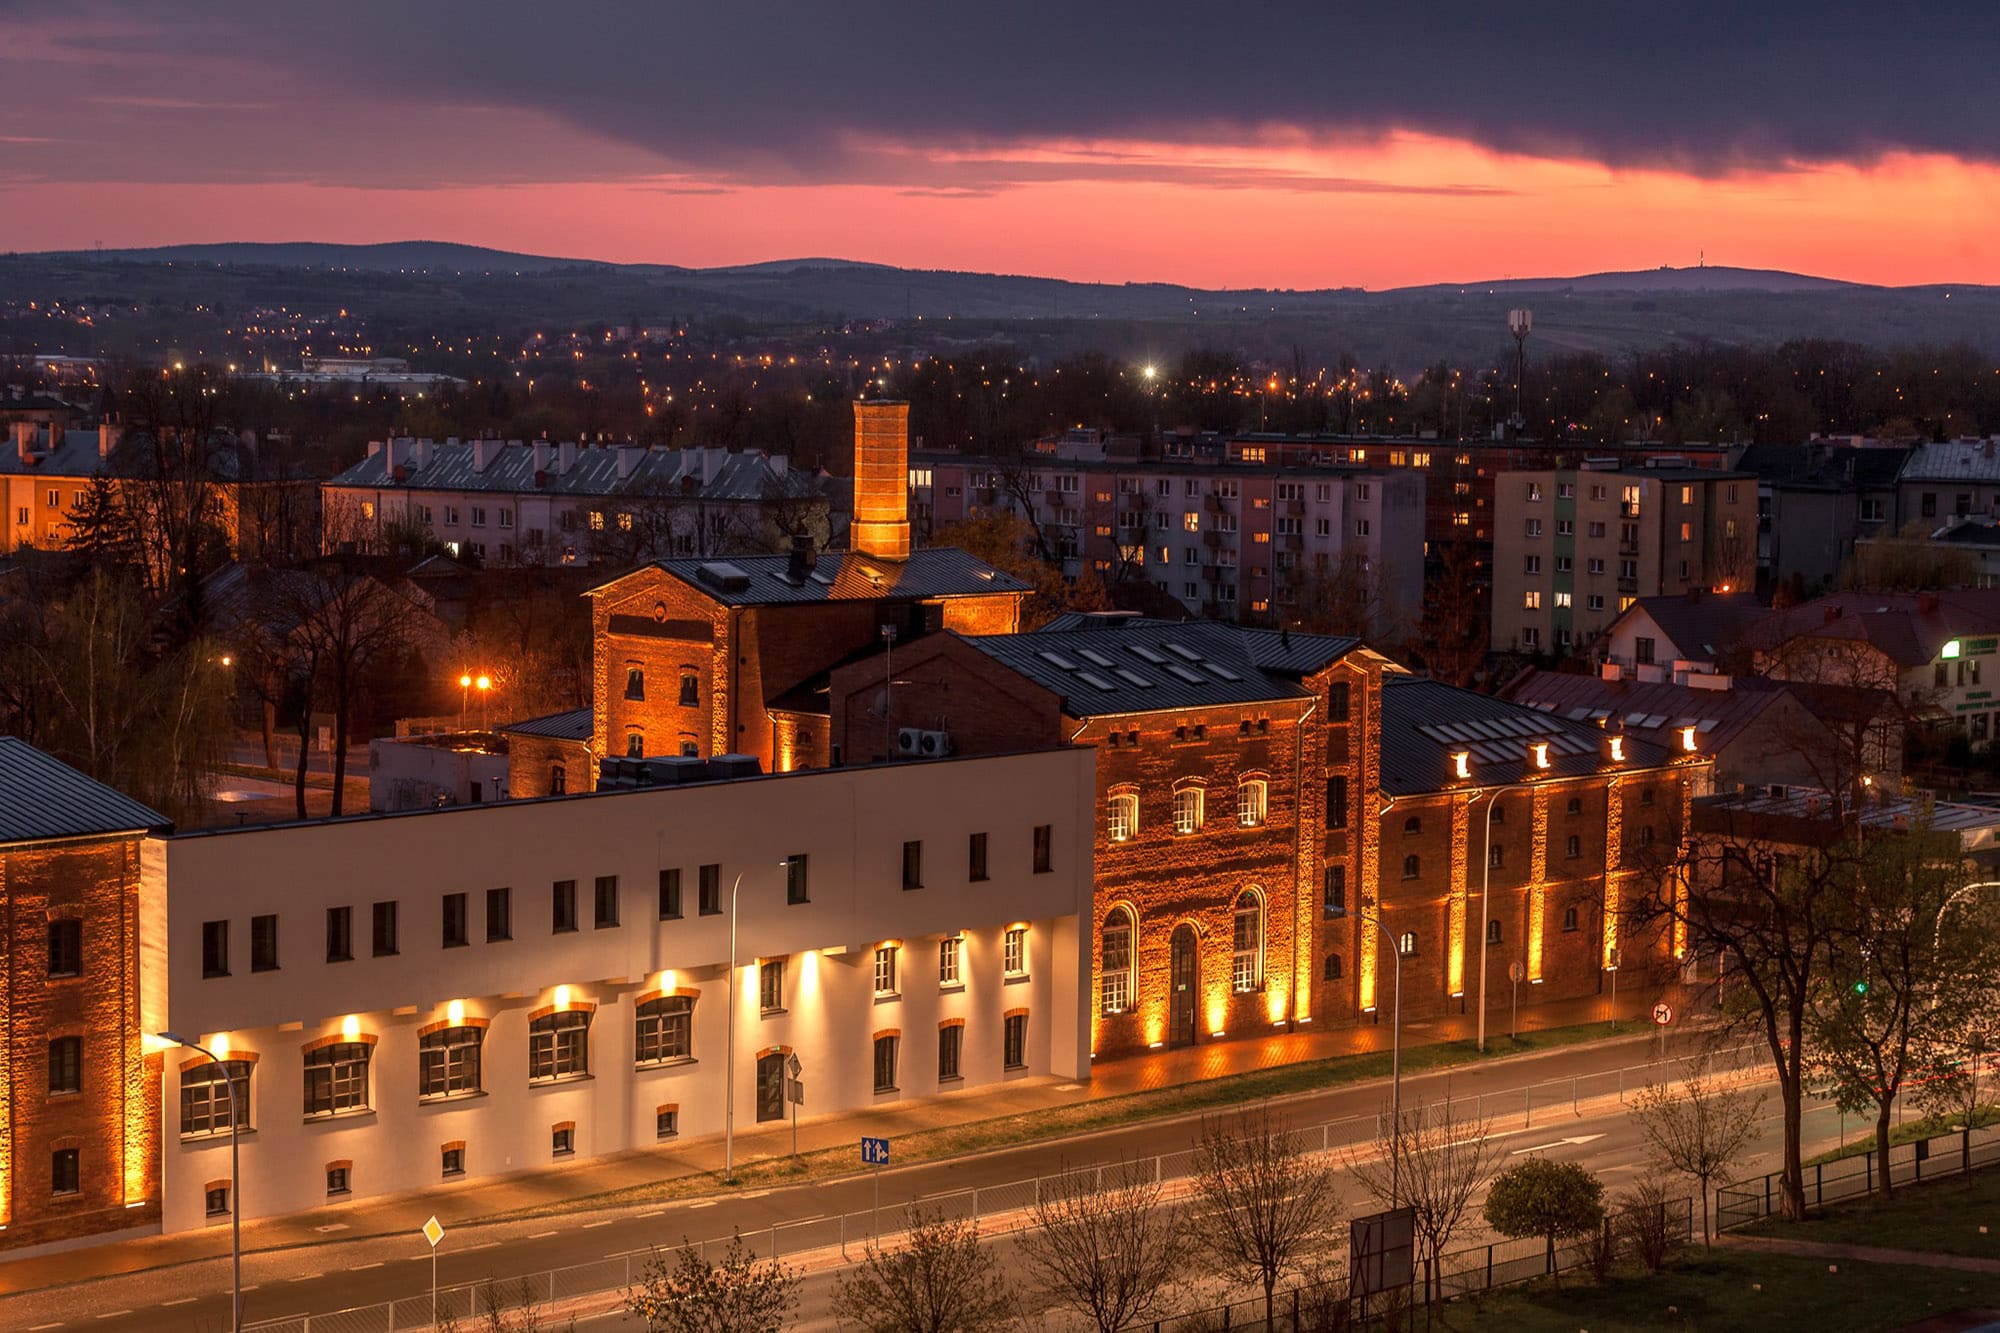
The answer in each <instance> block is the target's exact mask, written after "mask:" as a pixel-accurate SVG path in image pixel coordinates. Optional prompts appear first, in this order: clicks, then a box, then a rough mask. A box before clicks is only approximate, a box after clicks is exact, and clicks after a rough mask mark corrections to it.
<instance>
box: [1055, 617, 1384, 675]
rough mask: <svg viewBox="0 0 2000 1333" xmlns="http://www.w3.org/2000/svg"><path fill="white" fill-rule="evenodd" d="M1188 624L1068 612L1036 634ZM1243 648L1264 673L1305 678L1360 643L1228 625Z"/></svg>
mask: <svg viewBox="0 0 2000 1333" xmlns="http://www.w3.org/2000/svg"><path fill="white" fill-rule="evenodd" d="M1185 623H1186V622H1185V621H1177V620H1159V619H1155V618H1152V617H1149V616H1140V615H1132V614H1129V613H1125V612H1119V611H1110V612H1105V611H1065V612H1063V613H1062V614H1061V615H1059V616H1057V617H1056V618H1055V619H1054V620H1051V621H1050V622H1049V623H1048V624H1046V625H1044V626H1042V627H1041V629H1039V630H1037V631H1036V633H1039V634H1051V633H1053V634H1067V633H1072V632H1076V631H1080V630H1130V629H1161V628H1171V627H1173V626H1175V625H1179V624H1185ZM1222 628H1225V629H1227V630H1229V632H1230V633H1232V634H1234V635H1235V636H1236V637H1237V639H1238V640H1239V641H1240V642H1241V643H1242V644H1243V648H1244V651H1246V652H1248V653H1249V654H1250V660H1251V661H1252V662H1255V663H1256V664H1257V666H1258V667H1259V668H1260V669H1262V670H1265V671H1271V672H1275V673H1277V674H1278V675H1283V676H1303V675H1307V674H1309V673H1311V672H1314V671H1318V670H1320V669H1322V668H1324V667H1326V666H1329V665H1331V664H1332V663H1334V662H1338V661H1339V660H1340V659H1341V658H1343V657H1345V656H1347V654H1349V653H1350V652H1353V651H1354V650H1355V649H1356V648H1358V647H1360V646H1361V640H1359V639H1356V638H1351V637H1349V636H1346V635H1339V634H1295V633H1293V632H1291V631H1290V630H1276V629H1261V628H1251V627H1248V626H1244V625H1226V626H1223V627H1222Z"/></svg>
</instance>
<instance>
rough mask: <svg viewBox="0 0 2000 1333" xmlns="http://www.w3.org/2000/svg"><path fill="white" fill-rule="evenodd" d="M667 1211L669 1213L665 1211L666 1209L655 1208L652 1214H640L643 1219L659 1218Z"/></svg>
mask: <svg viewBox="0 0 2000 1333" xmlns="http://www.w3.org/2000/svg"><path fill="white" fill-rule="evenodd" d="M666 1211H667V1210H666V1209H664V1208H655V1209H654V1210H653V1211H652V1212H650V1213H641V1214H639V1216H641V1217H658V1216H659V1215H660V1214H662V1213H664V1212H666Z"/></svg>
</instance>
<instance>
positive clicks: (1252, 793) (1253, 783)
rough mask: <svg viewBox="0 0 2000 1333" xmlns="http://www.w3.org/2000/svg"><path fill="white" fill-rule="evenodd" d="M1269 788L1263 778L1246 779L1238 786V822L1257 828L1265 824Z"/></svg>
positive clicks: (1246, 826) (1244, 825)
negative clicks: (1265, 804) (1265, 803)
mask: <svg viewBox="0 0 2000 1333" xmlns="http://www.w3.org/2000/svg"><path fill="white" fill-rule="evenodd" d="M1267 791H1268V788H1267V787H1266V785H1265V782H1264V779H1262V778H1245V779H1244V780H1243V781H1241V782H1239V783H1237V784H1236V822H1237V823H1238V824H1241V825H1242V826H1243V827H1244V828H1256V827H1257V826H1258V825H1259V824H1262V823H1263V822H1264V802H1265V797H1266V793H1267Z"/></svg>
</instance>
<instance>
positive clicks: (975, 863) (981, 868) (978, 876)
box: [965, 833, 986, 884]
mask: <svg viewBox="0 0 2000 1333" xmlns="http://www.w3.org/2000/svg"><path fill="white" fill-rule="evenodd" d="M965 877H966V878H967V879H969V880H971V881H972V882H973V883H975V884H977V883H979V882H980V881H981V880H983V879H985V878H986V835H985V834H984V833H975V834H973V835H972V837H971V838H970V839H969V840H968V841H967V844H966V871H965Z"/></svg>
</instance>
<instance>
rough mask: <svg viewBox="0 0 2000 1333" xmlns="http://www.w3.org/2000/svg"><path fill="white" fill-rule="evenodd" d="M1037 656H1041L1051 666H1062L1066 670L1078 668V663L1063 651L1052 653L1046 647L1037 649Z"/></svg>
mask: <svg viewBox="0 0 2000 1333" xmlns="http://www.w3.org/2000/svg"><path fill="white" fill-rule="evenodd" d="M1035 656H1037V657H1039V658H1041V659H1042V660H1043V661H1044V662H1047V663H1048V664H1049V665H1050V666H1052V667H1060V668H1062V669H1063V670H1064V671H1075V670H1078V667H1077V665H1076V663H1074V662H1072V661H1070V660H1069V659H1068V658H1067V657H1064V656H1063V655H1062V654H1061V653H1052V652H1050V651H1049V650H1048V649H1046V648H1039V649H1037V650H1036V651H1035Z"/></svg>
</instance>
